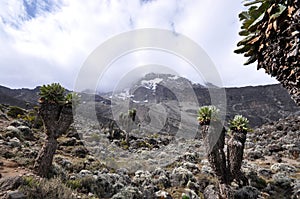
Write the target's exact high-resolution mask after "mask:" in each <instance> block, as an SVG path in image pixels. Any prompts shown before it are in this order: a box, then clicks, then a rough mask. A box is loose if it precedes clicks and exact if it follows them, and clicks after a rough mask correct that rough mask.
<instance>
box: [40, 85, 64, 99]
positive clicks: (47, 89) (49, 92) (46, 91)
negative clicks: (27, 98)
mask: <svg viewBox="0 0 300 199" xmlns="http://www.w3.org/2000/svg"><path fill="white" fill-rule="evenodd" d="M64 94H65V89H64V88H63V87H62V86H61V85H60V84H59V83H52V84H48V85H43V86H42V87H41V88H40V93H39V95H40V97H41V98H40V103H44V102H48V103H63V102H64V100H65V95H64Z"/></svg>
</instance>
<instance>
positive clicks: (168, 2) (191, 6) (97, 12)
mask: <svg viewBox="0 0 300 199" xmlns="http://www.w3.org/2000/svg"><path fill="white" fill-rule="evenodd" d="M243 9H244V8H243V6H242V3H241V2H240V1H224V0H213V1H212V0H199V1H194V0H153V1H151V0H147V1H146V0H144V1H140V0H114V1H112V0H111V1H108V0H89V1H80V0H51V1H50V0H2V1H1V2H0V43H1V45H0V71H1V73H0V84H1V85H4V86H9V87H12V88H20V87H29V88H33V87H35V86H37V85H41V84H45V83H51V82H61V83H62V84H63V85H64V86H66V87H67V88H69V89H72V88H73V87H74V82H75V81H76V77H77V75H78V72H79V71H80V68H81V67H82V65H83V63H84V61H85V60H86V59H87V57H88V56H89V54H90V53H91V52H92V51H93V50H94V49H95V48H97V47H98V46H99V45H101V44H102V43H103V42H104V41H106V40H107V39H109V38H111V37H113V36H115V35H118V34H120V33H122V32H125V31H130V30H134V29H139V28H161V29H167V30H171V31H174V32H176V33H180V34H183V35H185V36H187V37H189V38H190V39H192V40H193V41H195V42H196V43H197V44H198V45H199V46H201V47H202V48H203V49H204V50H205V51H206V53H207V54H208V55H209V56H210V58H211V59H212V60H213V62H214V63H215V65H216V68H217V69H218V71H219V73H220V74H221V78H222V80H223V85H224V86H227V87H232V86H247V85H261V84H272V83H277V81H276V80H274V79H272V78H270V77H269V76H268V75H266V74H265V73H264V71H263V70H259V71H257V70H256V65H255V64H254V65H251V66H247V67H245V66H243V63H244V62H245V61H246V59H245V58H244V57H243V56H242V55H235V54H234V53H233V50H234V49H235V48H236V43H237V42H238V40H239V39H240V37H239V36H238V32H239V27H240V23H239V21H238V17H237V15H238V13H239V12H240V11H241V10H243ZM156 54H157V53H156ZM156 54H155V53H154V55H149V54H147V53H141V54H138V55H128V57H127V58H124V59H123V61H122V62H121V63H120V62H119V65H118V64H115V66H113V67H115V69H112V70H111V71H112V74H108V76H112V75H113V76H114V77H116V78H117V77H119V76H122V73H124V71H126V67H127V66H130V65H135V66H136V67H138V66H139V65H143V64H147V62H149V61H150V60H151V61H153V60H155V59H157V60H160V59H163V58H164V57H165V56H164V55H161V56H160V57H159V55H156ZM167 57H168V56H167ZM166 59H167V58H166ZM158 62H159V61H158ZM164 62H166V63H164V64H165V65H168V63H167V62H168V60H164ZM169 65H172V66H170V67H173V68H175V69H178V70H179V71H181V72H180V74H181V75H183V76H185V77H188V78H190V79H191V80H192V81H194V82H197V78H196V77H194V76H193V72H191V71H189V70H182V68H183V67H187V66H184V65H182V64H176V62H174V61H172V60H171V61H169ZM120 68H122V69H123V70H119V69H120ZM128 70H129V69H128ZM115 81H116V80H115V79H114V78H107V79H105V80H104V83H103V84H104V85H105V86H106V87H107V88H110V87H112V86H111V85H113V82H115Z"/></svg>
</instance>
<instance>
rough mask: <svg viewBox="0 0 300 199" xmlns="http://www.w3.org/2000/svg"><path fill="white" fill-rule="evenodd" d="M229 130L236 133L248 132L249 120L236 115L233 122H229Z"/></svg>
mask: <svg viewBox="0 0 300 199" xmlns="http://www.w3.org/2000/svg"><path fill="white" fill-rule="evenodd" d="M229 129H230V130H233V131H238V132H249V131H250V127H249V120H248V119H247V118H245V117H243V116H242V115H236V116H234V118H233V120H231V121H230V122H229Z"/></svg>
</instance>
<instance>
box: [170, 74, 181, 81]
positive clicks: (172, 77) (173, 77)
mask: <svg viewBox="0 0 300 199" xmlns="http://www.w3.org/2000/svg"><path fill="white" fill-rule="evenodd" d="M168 78H169V79H171V80H176V79H178V78H179V76H177V75H174V76H169V77H168Z"/></svg>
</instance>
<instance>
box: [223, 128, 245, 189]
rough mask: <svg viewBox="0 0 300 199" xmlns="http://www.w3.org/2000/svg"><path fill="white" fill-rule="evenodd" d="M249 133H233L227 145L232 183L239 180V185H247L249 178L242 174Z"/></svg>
mask: <svg viewBox="0 0 300 199" xmlns="http://www.w3.org/2000/svg"><path fill="white" fill-rule="evenodd" d="M246 134H247V131H232V135H231V138H230V139H229V141H228V144H227V147H228V148H227V150H228V155H227V157H228V169H229V173H230V178H231V179H230V181H232V180H234V179H235V180H237V181H238V183H239V184H243V185H245V184H247V178H246V177H245V175H244V174H243V172H241V167H242V162H243V155H244V148H245V142H246Z"/></svg>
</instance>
